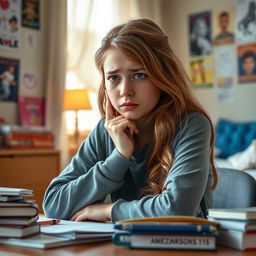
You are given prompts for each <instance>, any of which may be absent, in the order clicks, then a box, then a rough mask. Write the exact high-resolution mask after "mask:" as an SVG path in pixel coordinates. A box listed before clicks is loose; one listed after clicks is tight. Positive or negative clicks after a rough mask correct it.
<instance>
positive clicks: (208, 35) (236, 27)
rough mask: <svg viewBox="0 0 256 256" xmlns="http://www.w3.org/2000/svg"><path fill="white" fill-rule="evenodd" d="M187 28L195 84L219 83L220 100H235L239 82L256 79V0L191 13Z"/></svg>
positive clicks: (197, 86)
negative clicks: (231, 6) (224, 7)
mask: <svg viewBox="0 0 256 256" xmlns="http://www.w3.org/2000/svg"><path fill="white" fill-rule="evenodd" d="M188 31H189V36H188V38H189V54H190V61H189V69H190V78H191V81H192V83H193V86H194V87H196V88H213V87H216V89H217V97H218V100H219V101H234V99H235V86H236V84H239V85H244V84H249V85H252V84H253V83H254V82H256V0H236V5H235V6H234V8H227V9H218V10H206V11H201V12H198V13H193V14H190V15H189V17H188ZM254 84H255V83H254Z"/></svg>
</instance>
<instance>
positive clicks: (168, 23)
mask: <svg viewBox="0 0 256 256" xmlns="http://www.w3.org/2000/svg"><path fill="white" fill-rule="evenodd" d="M235 3H236V1H235V0H225V1H223V0H214V1H212V0H162V13H163V16H162V17H163V29H164V30H165V32H166V33H167V34H168V37H169V42H170V44H171V46H172V48H173V49H174V51H175V52H176V54H177V56H178V57H179V58H180V60H181V61H182V63H183V65H184V67H185V68H186V70H187V71H188V67H189V43H188V42H189V41H188V15H190V14H193V13H197V12H201V11H205V10H212V11H213V10H221V9H224V8H230V7H233V8H235ZM235 81H236V79H235ZM235 90H236V98H235V101H234V102H225V103H223V102H219V101H218V100H217V92H216V89H215V88H209V89H206V88H204V89H196V94H197V96H198V98H199V100H200V101H201V103H202V104H203V106H204V107H205V108H206V110H207V111H208V113H209V114H210V116H211V118H212V120H213V121H214V123H215V122H216V121H217V120H218V119H219V118H227V119H230V120H233V121H249V120H253V121H256V104H255V103H254V102H255V98H256V84H255V83H254V84H253V83H250V84H249V83H248V84H242V85H241V84H235Z"/></svg>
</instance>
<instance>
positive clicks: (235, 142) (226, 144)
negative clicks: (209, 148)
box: [215, 119, 256, 158]
mask: <svg viewBox="0 0 256 256" xmlns="http://www.w3.org/2000/svg"><path fill="white" fill-rule="evenodd" d="M253 139H256V122H239V123H236V122H230V121H228V120H224V119H221V120H219V122H218V123H217V126H216V128H215V147H216V148H218V149H219V150H220V155H219V157H220V158H227V157H229V156H231V155H233V154H235V153H237V152H241V151H243V150H245V149H246V148H247V147H248V146H249V145H250V144H251V142H252V140H253Z"/></svg>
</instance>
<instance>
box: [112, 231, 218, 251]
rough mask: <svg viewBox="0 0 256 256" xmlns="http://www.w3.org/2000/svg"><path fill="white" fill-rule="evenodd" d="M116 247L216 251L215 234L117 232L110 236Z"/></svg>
mask: <svg viewBox="0 0 256 256" xmlns="http://www.w3.org/2000/svg"><path fill="white" fill-rule="evenodd" d="M112 242H113V243H114V244H116V245H124V246H128V247H130V248H140V249H143V248H144V249H173V250H216V234H200V233H199V234H186V233H184V234H182V235H181V234H180V235H179V234H175V233H172V234H171V233H170V234H153V233H152V234H133V233H132V232H117V233H115V234H113V236H112Z"/></svg>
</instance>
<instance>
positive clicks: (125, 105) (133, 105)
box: [120, 102, 139, 110]
mask: <svg viewBox="0 0 256 256" xmlns="http://www.w3.org/2000/svg"><path fill="white" fill-rule="evenodd" d="M138 106H139V104H136V103H133V102H125V103H123V104H122V105H121V106H120V107H121V108H122V109H123V110H133V109H135V108H136V107H138Z"/></svg>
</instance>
